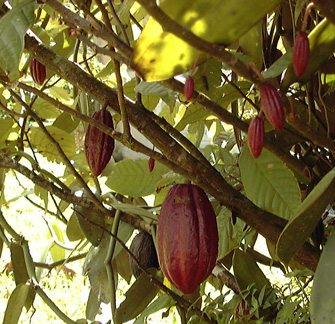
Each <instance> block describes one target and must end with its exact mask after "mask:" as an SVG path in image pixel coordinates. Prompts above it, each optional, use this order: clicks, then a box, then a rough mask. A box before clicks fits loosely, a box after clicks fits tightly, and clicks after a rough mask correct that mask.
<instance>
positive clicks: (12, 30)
mask: <svg viewBox="0 0 335 324" xmlns="http://www.w3.org/2000/svg"><path fill="white" fill-rule="evenodd" d="M14 3H15V4H16V5H14ZM14 3H12V5H13V8H12V9H11V10H10V11H9V12H7V13H6V14H5V15H4V16H3V17H2V18H1V19H0V67H1V68H2V69H3V70H4V71H5V72H7V73H8V76H9V78H10V80H11V81H15V80H17V79H18V78H19V77H20V73H19V63H20V58H21V54H22V51H23V47H24V36H25V34H26V32H27V30H28V28H29V27H30V26H31V25H32V24H33V22H34V18H35V15H34V10H35V8H36V5H37V3H36V2H35V1H32V0H24V1H21V2H14Z"/></svg>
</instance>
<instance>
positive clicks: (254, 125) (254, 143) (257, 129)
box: [248, 117, 265, 158]
mask: <svg viewBox="0 0 335 324" xmlns="http://www.w3.org/2000/svg"><path fill="white" fill-rule="evenodd" d="M264 134H265V131H264V120H263V119H262V118H261V117H255V118H254V119H253V120H252V121H251V122H250V124H249V128H248V145H249V149H250V152H251V154H252V155H253V157H254V158H258V157H259V156H260V154H261V153H262V149H263V146H264Z"/></svg>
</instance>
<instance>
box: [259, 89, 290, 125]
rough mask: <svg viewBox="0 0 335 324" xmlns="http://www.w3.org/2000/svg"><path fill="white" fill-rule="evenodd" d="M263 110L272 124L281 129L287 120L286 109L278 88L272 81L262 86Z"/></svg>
mask: <svg viewBox="0 0 335 324" xmlns="http://www.w3.org/2000/svg"><path fill="white" fill-rule="evenodd" d="M259 90H260V95H261V104H262V110H263V112H264V114H265V116H266V118H267V120H268V121H269V122H270V124H271V125H272V126H274V127H275V128H276V129H278V130H281V129H283V127H284V122H285V110H284V106H283V102H282V100H281V98H280V95H279V93H278V91H277V89H276V88H275V87H274V86H273V85H272V84H270V83H264V84H262V85H261V86H260V88H259Z"/></svg>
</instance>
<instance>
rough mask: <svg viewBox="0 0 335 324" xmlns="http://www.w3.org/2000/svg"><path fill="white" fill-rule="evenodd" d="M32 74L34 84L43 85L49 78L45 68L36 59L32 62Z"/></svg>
mask: <svg viewBox="0 0 335 324" xmlns="http://www.w3.org/2000/svg"><path fill="white" fill-rule="evenodd" d="M30 73H31V76H32V77H33V80H34V82H35V83H37V84H38V85H42V84H43V83H44V81H45V78H46V76H47V72H46V68H45V66H44V65H43V64H42V63H41V62H39V61H37V60H36V59H34V58H32V59H31V60H30Z"/></svg>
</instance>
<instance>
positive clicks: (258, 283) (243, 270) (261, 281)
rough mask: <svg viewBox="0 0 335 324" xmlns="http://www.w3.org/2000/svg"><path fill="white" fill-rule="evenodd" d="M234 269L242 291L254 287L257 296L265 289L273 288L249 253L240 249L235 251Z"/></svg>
mask: <svg viewBox="0 0 335 324" xmlns="http://www.w3.org/2000/svg"><path fill="white" fill-rule="evenodd" d="M233 269H234V275H235V278H236V281H237V283H238V286H239V288H240V290H241V291H243V290H245V289H247V288H248V287H249V286H250V285H253V288H254V289H256V295H257V294H259V293H260V292H261V290H262V289H263V288H264V287H266V288H271V284H270V281H269V280H268V279H267V278H266V277H265V275H264V273H263V272H262V270H261V269H260V268H259V267H258V265H257V263H256V261H255V260H254V259H253V258H252V257H251V256H250V255H249V254H248V253H246V252H243V251H241V250H240V249H236V250H235V251H234V257H233Z"/></svg>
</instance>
